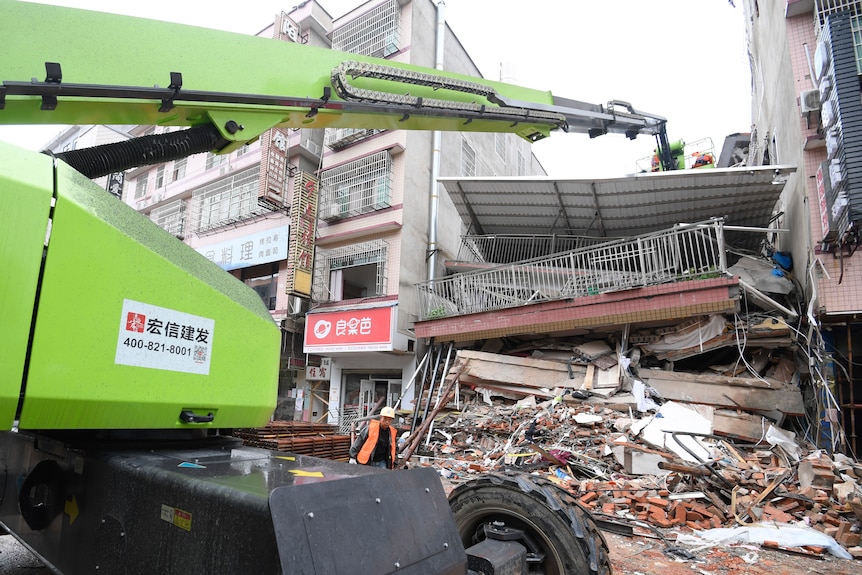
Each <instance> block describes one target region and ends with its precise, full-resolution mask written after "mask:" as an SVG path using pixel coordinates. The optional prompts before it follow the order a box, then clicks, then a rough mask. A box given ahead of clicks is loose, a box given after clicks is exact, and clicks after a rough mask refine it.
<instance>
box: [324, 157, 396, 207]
mask: <svg viewBox="0 0 862 575" xmlns="http://www.w3.org/2000/svg"><path fill="white" fill-rule="evenodd" d="M320 190H321V205H322V215H321V217H322V218H323V219H335V218H344V217H348V216H352V215H358V214H363V213H367V212H373V211H376V210H381V209H383V208H388V207H389V206H390V205H391V202H392V156H391V155H390V153H389V152H388V151H386V150H384V151H382V152H377V153H376V154H371V155H370V156H365V157H364V158H359V159H356V160H353V161H352V162H348V163H346V164H344V165H342V166H338V167H336V168H332V169H330V170H326V171H325V172H323V174H322V177H321V180H320Z"/></svg>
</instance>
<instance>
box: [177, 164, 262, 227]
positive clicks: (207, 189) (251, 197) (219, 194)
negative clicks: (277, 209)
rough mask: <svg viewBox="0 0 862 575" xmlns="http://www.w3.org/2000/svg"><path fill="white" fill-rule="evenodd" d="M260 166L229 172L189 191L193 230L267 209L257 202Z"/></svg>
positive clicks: (225, 222)
mask: <svg viewBox="0 0 862 575" xmlns="http://www.w3.org/2000/svg"><path fill="white" fill-rule="evenodd" d="M259 173H260V166H253V167H251V168H249V169H247V170H243V171H242V172H237V173H235V174H231V175H230V176H228V177H226V178H223V179H221V180H219V181H217V182H213V183H212V184H209V185H206V186H204V187H202V188H200V189H198V190H195V191H194V192H193V193H192V210H193V214H194V215H195V219H194V221H195V222H197V225H196V228H195V231H197V232H205V231H208V230H212V229H214V228H219V227H222V226H226V225H229V224H233V223H236V222H239V221H241V220H244V219H247V218H251V217H254V216H258V215H262V214H265V213H268V212H269V211H270V210H268V209H266V208H264V207H261V206H259V205H258V202H257V188H258V175H259Z"/></svg>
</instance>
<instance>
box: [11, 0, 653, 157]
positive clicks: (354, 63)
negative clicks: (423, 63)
mask: <svg viewBox="0 0 862 575" xmlns="http://www.w3.org/2000/svg"><path fill="white" fill-rule="evenodd" d="M5 4H6V5H4V8H3V11H4V17H3V18H2V21H0V38H3V43H4V45H5V46H6V53H5V54H4V57H3V58H2V60H0V81H2V85H0V124H145V125H167V126H200V125H211V126H214V127H215V128H216V129H217V130H218V133H219V136H220V139H219V140H218V145H217V146H216V147H215V148H213V150H218V151H224V152H229V151H231V150H233V149H235V148H236V147H238V146H240V145H243V144H245V143H246V142H249V141H252V140H254V139H255V138H257V137H259V136H260V135H261V134H262V133H264V132H265V131H266V130H268V129H270V128H273V127H288V128H327V127H347V128H351V127H355V128H378V129H410V130H447V131H478V132H509V133H516V134H518V135H520V136H521V137H523V138H526V139H528V140H530V141H536V140H538V139H541V138H544V137H546V136H548V135H549V133H550V132H551V131H553V130H562V131H566V132H580V133H587V134H589V135H590V136H591V137H595V136H598V135H601V134H605V133H609V132H610V133H620V134H625V135H626V136H628V137H629V138H635V137H636V136H637V135H639V134H649V135H657V134H659V133H662V132H663V131H664V126H665V119H664V118H662V117H660V116H655V115H652V114H646V113H642V112H639V111H637V110H635V109H634V108H633V107H632V106H631V105H629V104H627V103H624V102H617V101H612V102H610V103H608V104H607V105H604V106H603V105H597V104H588V103H585V102H579V101H575V100H569V99H563V98H558V97H555V96H553V95H552V94H551V93H550V92H546V91H540V90H533V89H529V88H524V87H520V86H515V85H511V84H505V83H501V82H494V81H490V80H485V79H480V78H472V77H469V76H464V75H459V74H454V73H450V72H445V71H439V70H434V69H430V68H421V67H418V66H412V65H409V64H403V63H400V62H394V61H390V60H384V59H376V58H369V57H363V56H358V55H355V54H346V53H342V52H337V51H333V50H327V49H321V48H315V47H311V46H306V45H302V44H296V43H292V42H281V41H273V40H271V39H268V38H261V37H254V36H245V35H240V34H234V33H229V32H221V31H215V30H208V29H204V28H197V27H193V26H187V25H180V24H171V23H166V22H159V21H154V20H146V19H141V18H132V17H127V16H118V15H113V14H105V13H99V12H90V11H85V10H76V9H70V8H59V7H55V6H45V5H39V4H29V3H24V2H12V3H9V2H6V3H5ZM85 30H86V31H88V33H83V32H82V31H85ZM34 38H37V39H38V41H34V40H33V39H34ZM130 38H131V39H135V41H131V42H130ZM43 73H44V74H45V80H44V81H39V80H37V79H36V78H35V77H34V76H41V75H42V74H43ZM31 78H32V80H31Z"/></svg>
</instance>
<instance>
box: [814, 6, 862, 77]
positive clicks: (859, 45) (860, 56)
mask: <svg viewBox="0 0 862 575" xmlns="http://www.w3.org/2000/svg"><path fill="white" fill-rule="evenodd" d="M815 11H816V12H815V13H816V18H815V22H814V23H815V26H816V27H817V35H818V36H819V35H820V33H821V31H822V29H823V26H825V25H826V18H828V17H829V16H831V15H833V14H838V13H840V12H849V13H850V29H851V31H852V33H853V46H854V48H855V49H856V70H857V72H858V73H859V74H862V2H859V0H817V2H816V5H815Z"/></svg>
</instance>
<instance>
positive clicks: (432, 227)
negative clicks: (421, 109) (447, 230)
mask: <svg viewBox="0 0 862 575" xmlns="http://www.w3.org/2000/svg"><path fill="white" fill-rule="evenodd" d="M445 12H446V2H444V1H443V0H440V1H439V2H437V33H436V37H435V40H434V68H435V69H437V70H442V69H443V39H444V38H445V35H446V17H445ZM442 143H443V132H441V131H440V130H434V132H433V133H432V136H431V197H430V200H429V206H428V250H427V257H428V281H431V280H433V279H434V277H435V276H436V269H437V213H438V207H439V204H440V191H439V184H438V183H437V178H438V177H440V148H441V147H442Z"/></svg>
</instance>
